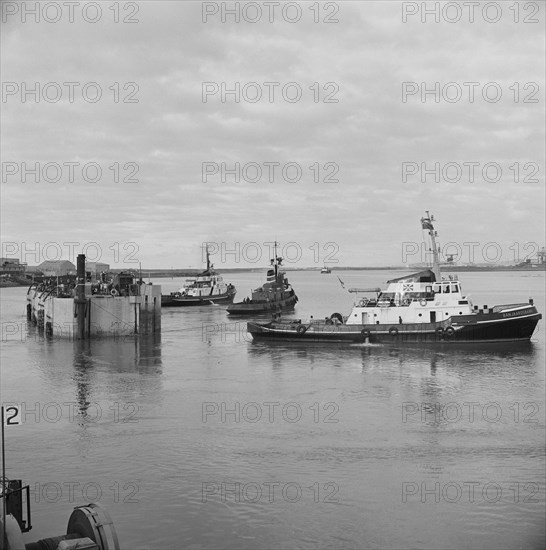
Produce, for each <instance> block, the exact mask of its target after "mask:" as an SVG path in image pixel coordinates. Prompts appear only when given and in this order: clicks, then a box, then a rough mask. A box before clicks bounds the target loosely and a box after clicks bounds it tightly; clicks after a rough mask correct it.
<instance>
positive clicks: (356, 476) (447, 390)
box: [1, 271, 546, 549]
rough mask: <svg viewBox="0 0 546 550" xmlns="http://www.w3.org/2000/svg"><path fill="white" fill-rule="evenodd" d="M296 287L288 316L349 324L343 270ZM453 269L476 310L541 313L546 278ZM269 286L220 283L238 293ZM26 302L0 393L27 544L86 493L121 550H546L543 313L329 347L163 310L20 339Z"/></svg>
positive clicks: (375, 276)
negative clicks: (534, 323)
mask: <svg viewBox="0 0 546 550" xmlns="http://www.w3.org/2000/svg"><path fill="white" fill-rule="evenodd" d="M337 274H339V276H340V277H341V279H342V280H344V282H345V283H346V287H347V288H348V287H350V286H370V285H371V286H377V285H379V284H382V283H384V281H385V280H386V279H388V278H393V277H396V276H398V275H399V274H398V273H397V272H384V271H365V272H364V271H363V272H357V271H351V272H340V273H337ZM288 276H289V279H290V280H291V282H292V283H293V285H294V288H295V290H296V292H297V294H298V295H299V298H300V302H299V304H298V308H297V310H296V315H295V316H296V317H298V318H299V317H302V318H307V317H308V315H310V314H312V315H314V316H315V317H317V316H324V315H329V314H331V313H332V312H334V311H340V312H341V313H343V314H347V313H348V311H349V309H350V306H351V303H352V299H351V296H350V295H349V294H348V293H347V292H346V291H344V290H343V289H342V288H341V286H340V284H339V282H338V280H337V277H336V273H335V272H334V273H333V274H331V275H320V274H319V273H317V272H313V273H311V272H297V273H289V274H288ZM459 276H460V278H461V280H462V283H463V289H464V291H465V292H466V293H467V294H470V295H471V296H472V297H473V299H474V301H475V303H477V304H479V305H483V304H488V305H495V304H497V303H506V302H519V301H522V302H526V301H527V300H528V298H529V296H533V297H534V299H535V303H536V305H537V307H538V308H539V310H540V311H541V312H542V314H543V315H544V313H545V311H546V308H545V303H544V301H545V300H544V287H545V280H544V273H531V272H520V273H497V274H491V273H463V274H460V275H459ZM262 277H263V275H262V274H257V273H255V274H253V273H245V274H242V275H236V276H231V275H226V276H225V277H224V278H225V280H226V281H228V282H233V283H234V284H235V285H236V286H237V289H238V296H237V298H238V299H239V300H241V299H242V298H244V297H245V296H247V295H248V294H249V291H250V289H251V288H253V287H255V286H258V285H259V284H261V282H262ZM157 282H159V283H160V284H162V285H163V290H164V292H169V291H171V290H175V289H176V288H178V286H179V285H180V282H181V281H180V280H170V279H162V280H158V281H157ZM25 292H26V289H23V288H10V289H3V290H2V294H1V297H2V310H1V320H2V357H1V359H2V363H1V365H2V366H1V384H2V385H1V394H2V395H1V397H2V401H4V402H19V403H21V402H24V403H25V407H24V410H25V411H26V412H25V420H26V422H25V423H24V424H23V425H21V426H18V427H12V428H8V430H7V432H6V437H7V465H8V468H7V475H8V477H11V478H22V479H24V480H25V481H26V482H27V483H30V485H31V488H32V492H33V494H32V510H33V523H34V529H33V530H32V531H31V533H29V535H27V541H33V540H37V539H38V538H43V537H49V536H54V535H59V534H62V533H64V532H65V529H66V523H67V520H68V517H69V514H70V511H71V509H72V507H73V506H75V505H78V504H84V503H87V502H89V501H91V500H96V501H98V502H100V503H101V504H102V505H103V506H104V507H105V508H106V509H107V510H108V511H109V513H110V515H111V516H112V518H113V520H114V523H115V526H116V529H117V533H118V536H119V538H120V541H121V546H122V548H123V549H138V548H142V549H144V548H149V549H177V548H195V549H197V548H230V549H231V548H232V549H237V548H249V549H250V548H275V549H281V548H287V549H288V548H510V549H511V548H542V547H543V544H544V539H545V523H544V519H545V460H544V458H545V457H544V455H545V451H544V443H545V430H544V429H545V420H544V406H545V405H544V401H545V390H544V388H545V376H544V374H545V372H544V371H545V331H544V327H545V324H544V320H542V321H541V322H540V323H539V327H538V330H537V331H536V332H535V335H534V337H533V340H532V343H531V345H528V346H505V347H500V346H488V347H486V348H483V347H482V348H479V347H475V346H460V347H457V348H451V347H445V348H441V349H433V348H422V349H420V348H407V349H403V348H402V349H396V348H387V347H381V346H364V345H354V346H351V345H346V346H337V347H327V346H324V345H316V344H315V345H313V344H296V343H293V344H290V345H285V344H282V343H276V344H274V343H269V344H261V343H252V342H251V341H250V338H249V337H248V336H247V335H246V333H245V331H244V327H245V325H246V323H245V322H244V321H240V322H237V320H234V319H230V318H228V317H227V315H226V313H225V311H224V309H223V308H221V307H209V308H202V309H201V308H199V309H192V308H190V309H187V310H186V309H165V310H164V311H163V320H162V323H163V331H162V334H161V336H160V337H158V338H155V339H140V340H138V339H137V340H130V339H127V340H125V341H113V340H102V341H93V342H90V343H89V342H87V343H84V344H78V343H73V342H62V341H53V342H49V341H45V340H43V339H41V338H39V337H38V336H37V335H36V334H35V332H34V331H33V329H27V327H26V322H25V317H24V295H25ZM37 403H38V405H36V404H37ZM441 405H443V408H441ZM33 410H34V411H35V412H33ZM260 415H261V416H260ZM38 420H39V422H38Z"/></svg>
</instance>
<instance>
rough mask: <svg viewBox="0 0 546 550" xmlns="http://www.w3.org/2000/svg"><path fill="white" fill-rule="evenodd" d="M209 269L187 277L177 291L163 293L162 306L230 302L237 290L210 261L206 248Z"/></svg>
mask: <svg viewBox="0 0 546 550" xmlns="http://www.w3.org/2000/svg"><path fill="white" fill-rule="evenodd" d="M206 254H207V269H205V271H203V272H202V273H200V274H199V275H197V277H194V278H192V279H187V280H186V282H185V284H184V286H183V287H182V288H180V289H179V290H178V291H177V292H171V293H170V294H163V295H162V296H161V307H180V306H210V305H215V304H229V303H231V302H233V298H234V297H235V294H236V292H237V290H236V289H235V287H234V286H233V285H232V284H231V283H230V284H226V283H224V280H223V279H222V277H221V276H220V275H218V273H217V272H216V271H214V266H213V265H212V264H211V263H210V257H209V249H208V247H207V248H206Z"/></svg>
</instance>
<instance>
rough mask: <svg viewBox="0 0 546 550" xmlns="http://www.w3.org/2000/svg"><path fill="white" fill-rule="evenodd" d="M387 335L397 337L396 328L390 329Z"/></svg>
mask: <svg viewBox="0 0 546 550" xmlns="http://www.w3.org/2000/svg"><path fill="white" fill-rule="evenodd" d="M389 334H390V335H391V336H398V329H397V328H396V327H391V328H390V329H389Z"/></svg>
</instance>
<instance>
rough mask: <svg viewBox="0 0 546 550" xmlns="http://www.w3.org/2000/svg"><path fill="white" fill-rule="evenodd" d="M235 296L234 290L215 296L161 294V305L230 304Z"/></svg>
mask: <svg viewBox="0 0 546 550" xmlns="http://www.w3.org/2000/svg"><path fill="white" fill-rule="evenodd" d="M233 298H235V292H228V293H226V294H217V295H215V296H183V297H175V296H174V295H173V294H163V295H162V296H161V307H189V306H211V305H221V304H231V303H232V302H233Z"/></svg>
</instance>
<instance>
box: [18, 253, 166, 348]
mask: <svg viewBox="0 0 546 550" xmlns="http://www.w3.org/2000/svg"><path fill="white" fill-rule="evenodd" d="M27 319H28V321H30V322H32V323H34V324H35V325H37V327H38V329H39V330H43V331H44V332H45V334H46V336H52V337H59V338H68V339H76V340H84V339H87V338H95V337H120V336H125V335H130V334H151V333H154V332H159V331H160V330H161V286H158V285H152V284H146V283H144V282H143V281H142V280H140V279H138V278H137V277H136V276H135V275H134V274H132V273H119V274H116V275H115V276H114V277H113V278H112V279H111V280H110V281H107V280H102V281H98V282H96V283H91V282H88V281H86V273H85V255H84V254H80V255H78V262H77V275H76V280H75V282H74V283H72V284H70V283H62V284H59V283H58V282H57V281H55V282H53V281H51V282H50V283H34V284H32V285H31V286H30V287H29V289H28V291H27Z"/></svg>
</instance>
